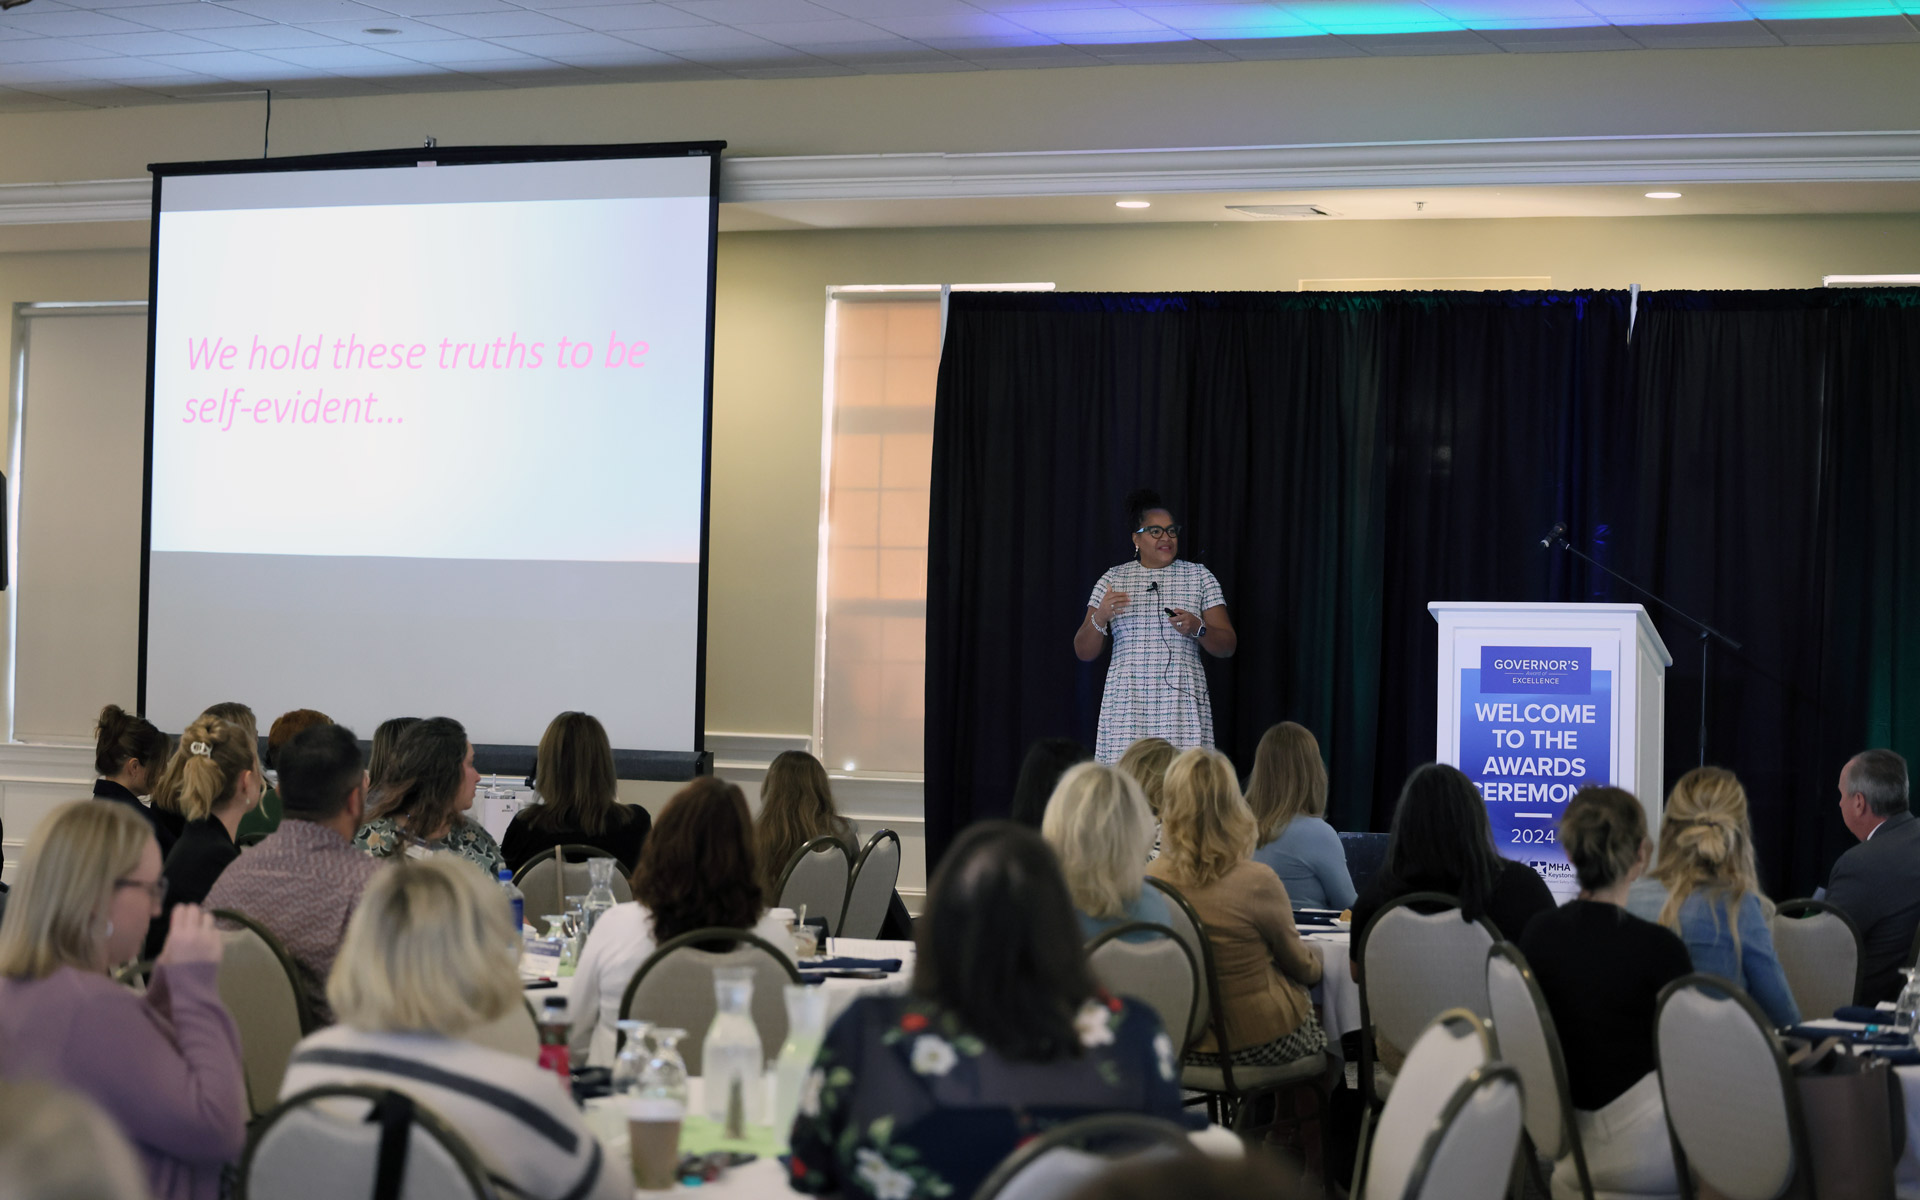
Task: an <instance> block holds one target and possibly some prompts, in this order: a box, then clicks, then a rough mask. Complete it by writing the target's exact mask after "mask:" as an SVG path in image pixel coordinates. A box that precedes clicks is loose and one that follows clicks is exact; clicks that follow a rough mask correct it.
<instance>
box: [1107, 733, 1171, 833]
mask: <svg viewBox="0 0 1920 1200" xmlns="http://www.w3.org/2000/svg"><path fill="white" fill-rule="evenodd" d="M1179 753H1180V751H1178V750H1176V749H1174V746H1173V743H1172V742H1170V741H1168V740H1167V739H1165V738H1158V737H1144V738H1141V739H1140V740H1139V741H1137V742H1135V743H1134V744H1133V745H1131V746H1128V747H1127V752H1126V753H1125V754H1122V755H1121V756H1120V761H1119V763H1118V764H1116V765H1117V766H1119V768H1120V769H1121V770H1122V771H1125V772H1126V773H1127V774H1129V775H1131V776H1133V781H1134V782H1135V783H1137V784H1139V785H1140V791H1141V792H1142V793H1143V794H1144V795H1145V796H1146V798H1147V807H1148V808H1149V809H1151V810H1152V811H1153V848H1152V849H1150V850H1148V851H1147V861H1149V862H1151V861H1153V860H1154V859H1156V858H1159V857H1160V789H1161V788H1162V787H1163V786H1165V784H1166V781H1167V768H1168V767H1169V766H1171V765H1172V764H1173V760H1174V758H1175V757H1177V756H1178V755H1179Z"/></svg>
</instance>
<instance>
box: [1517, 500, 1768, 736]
mask: <svg viewBox="0 0 1920 1200" xmlns="http://www.w3.org/2000/svg"><path fill="white" fill-rule="evenodd" d="M1563 528H1564V527H1556V529H1555V531H1554V532H1553V533H1550V534H1548V535H1547V540H1546V545H1547V548H1548V549H1552V548H1553V547H1554V546H1556V545H1557V546H1559V547H1560V548H1561V549H1562V550H1565V551H1566V552H1567V553H1568V554H1571V555H1573V556H1574V557H1575V558H1578V559H1579V560H1581V561H1582V562H1584V563H1586V564H1588V565H1589V566H1594V567H1598V568H1599V569H1600V570H1601V571H1603V572H1605V573H1606V574H1607V575H1608V576H1609V577H1611V578H1613V579H1617V580H1619V581H1620V582H1621V583H1623V584H1625V585H1627V586H1628V587H1630V588H1632V589H1633V590H1634V591H1636V592H1639V593H1640V594H1641V595H1642V596H1645V597H1646V598H1647V599H1649V600H1651V601H1653V602H1654V603H1655V604H1658V605H1659V606H1660V607H1661V608H1664V609H1666V610H1667V611H1668V612H1669V613H1671V614H1673V615H1674V616H1676V617H1679V618H1680V619H1681V620H1682V621H1685V622H1686V623H1687V624H1689V625H1691V626H1693V627H1694V628H1695V629H1697V630H1699V631H1700V763H1699V765H1700V766H1703V767H1704V766H1706V765H1707V666H1708V661H1709V652H1710V651H1711V650H1712V648H1713V643H1714V641H1715V640H1716V639H1717V640H1719V641H1720V642H1721V643H1723V644H1724V645H1725V646H1726V647H1727V649H1729V650H1738V649H1740V643H1739V642H1736V641H1734V640H1733V639H1732V638H1730V637H1728V636H1727V635H1726V634H1724V633H1721V632H1720V631H1719V630H1718V629H1715V628H1714V627H1713V626H1711V625H1709V624H1707V623H1706V622H1705V621H1702V620H1701V619H1700V618H1698V617H1695V616H1692V615H1691V614H1689V613H1686V612H1684V611H1682V610H1681V609H1680V608H1679V607H1677V606H1676V605H1675V604H1674V603H1673V602H1672V601H1670V600H1668V599H1666V598H1665V597H1664V596H1660V595H1658V594H1656V593H1654V592H1650V591H1648V590H1647V589H1646V588H1643V587H1641V586H1640V585H1639V584H1637V583H1635V582H1634V581H1633V580H1631V579H1628V578H1627V577H1626V576H1625V575H1622V574H1621V573H1620V572H1618V571H1616V570H1614V569H1613V568H1612V567H1609V566H1608V565H1607V564H1605V563H1603V562H1601V561H1600V560H1599V559H1597V558H1595V557H1593V556H1592V555H1591V554H1587V553H1585V552H1583V551H1581V550H1579V549H1577V548H1575V546H1574V544H1573V543H1572V542H1569V541H1568V540H1567V538H1566V534H1565V533H1563V532H1561V529H1563Z"/></svg>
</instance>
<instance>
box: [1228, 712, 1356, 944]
mask: <svg viewBox="0 0 1920 1200" xmlns="http://www.w3.org/2000/svg"><path fill="white" fill-rule="evenodd" d="M1247 807H1248V808H1250V809H1252V810H1253V819H1254V821H1255V823H1257V824H1258V825H1259V827H1260V835H1259V837H1260V848H1259V849H1257V850H1255V851H1254V852H1253V861H1255V862H1260V863H1265V864H1267V865H1268V866H1269V867H1272V868H1273V873H1274V874H1275V875H1278V876H1279V877H1280V882H1281V883H1284V884H1286V885H1287V895H1288V896H1290V897H1292V899H1293V906H1294V907H1295V908H1322V909H1328V908H1330V909H1343V908H1352V907H1353V901H1354V897H1355V893H1354V890H1353V878H1352V877H1351V876H1349V875H1348V874H1347V852H1346V851H1345V850H1344V849H1342V848H1341V845H1340V835H1339V834H1337V833H1335V832H1334V830H1333V826H1331V825H1329V824H1327V822H1326V819H1325V818H1326V812H1327V767H1326V764H1325V763H1323V762H1321V761H1320V743H1319V742H1318V741H1316V740H1315V739H1314V736H1313V734H1312V733H1311V732H1309V731H1308V730H1307V728H1306V726H1304V725H1296V724H1294V723H1293V722H1292V721H1282V722H1281V723H1280V724H1278V725H1275V726H1274V727H1273V728H1272V729H1269V730H1267V732H1266V734H1265V735H1264V736H1262V737H1261V739H1260V748H1259V749H1258V750H1256V751H1254V755H1253V777H1252V778H1251V779H1249V780H1247Z"/></svg>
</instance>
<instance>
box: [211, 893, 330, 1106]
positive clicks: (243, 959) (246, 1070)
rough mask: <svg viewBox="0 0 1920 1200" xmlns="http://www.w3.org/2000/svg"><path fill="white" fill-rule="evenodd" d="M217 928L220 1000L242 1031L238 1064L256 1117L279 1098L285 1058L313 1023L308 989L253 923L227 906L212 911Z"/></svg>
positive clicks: (288, 959)
mask: <svg viewBox="0 0 1920 1200" xmlns="http://www.w3.org/2000/svg"><path fill="white" fill-rule="evenodd" d="M213 916H214V917H215V918H216V919H217V920H218V921H220V922H221V923H222V924H223V925H225V926H230V927H227V928H222V929H221V930H220V947H221V949H220V966H219V968H218V970H217V971H216V973H215V976H214V980H215V984H216V986H218V987H219V989H220V1001H221V1003H223V1004H225V1005H226V1006H227V1011H228V1012H230V1013H232V1014H233V1021H234V1024H235V1025H236V1026H238V1027H239V1030H240V1065H241V1072H242V1074H243V1075H245V1077H246V1083H247V1109H248V1111H249V1112H250V1113H252V1114H253V1115H254V1116H259V1115H260V1114H261V1113H263V1112H266V1111H267V1110H268V1109H270V1108H272V1107H273V1106H274V1104H275V1103H276V1102H277V1101H278V1100H279V1098H280V1083H281V1080H283V1079H285V1078H286V1074H287V1059H288V1058H289V1057H291V1056H292V1054H293V1047H294V1045H295V1044H296V1043H298V1042H299V1041H300V1039H301V1038H302V1037H304V1036H305V1035H306V1034H307V1032H308V1029H309V1028H310V1027H311V1025H312V1024H313V1022H312V1018H311V1017H310V1016H309V1015H308V1006H307V996H306V987H305V985H304V984H303V983H302V982H301V980H300V973H299V971H298V970H297V969H296V968H295V967H294V965H293V959H292V958H291V957H289V956H288V954H287V952H286V949H285V948H284V947H282V946H281V945H280V942H279V940H278V939H276V938H275V937H274V936H273V935H272V934H271V933H268V932H267V931H266V929H265V928H263V927H262V926H261V925H260V924H259V923H258V922H257V921H254V920H253V919H252V918H250V917H247V916H245V915H244V914H242V913H237V912H234V911H233V910H231V909H224V908H221V909H215V910H214V912H213Z"/></svg>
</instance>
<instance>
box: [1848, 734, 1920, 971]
mask: <svg viewBox="0 0 1920 1200" xmlns="http://www.w3.org/2000/svg"><path fill="white" fill-rule="evenodd" d="M1840 819H1841V820H1843V821H1845V822H1846V825H1847V831H1848V832H1849V833H1851V834H1853V836H1855V837H1857V838H1859V839H1860V844H1859V845H1858V846H1855V847H1853V848H1852V849H1851V850H1848V851H1847V852H1846V853H1845V854H1842V855H1841V856H1840V858H1839V861H1837V862H1835V863H1834V864H1833V874H1832V876H1831V877H1830V878H1829V882H1828V884H1827V901H1828V903H1830V904H1832V905H1834V906H1835V907H1836V908H1838V909H1840V910H1841V911H1842V912H1844V913H1846V914H1847V915H1848V916H1849V917H1852V918H1853V923H1854V924H1855V925H1857V926H1858V927H1859V929H1860V943H1861V946H1860V949H1861V955H1862V962H1861V984H1860V986H1861V996H1860V1002H1861V1003H1862V1004H1873V1003H1876V1002H1878V1001H1881V1000H1891V999H1893V998H1894V997H1895V996H1898V995H1899V994H1900V968H1901V967H1903V966H1905V965H1906V962H1907V953H1908V951H1909V950H1910V949H1911V948H1912V946H1913V932H1914V928H1915V926H1917V925H1920V821H1916V820H1914V819H1913V814H1912V813H1910V812H1908V811H1907V760H1906V759H1904V758H1901V757H1900V756H1899V755H1898V754H1895V753H1894V752H1893V751H1891V750H1863V751H1861V752H1860V753H1859V754H1856V755H1854V756H1853V757H1852V758H1851V759H1848V760H1847V765H1846V766H1844V767H1842V768H1840Z"/></svg>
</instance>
